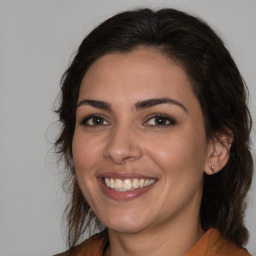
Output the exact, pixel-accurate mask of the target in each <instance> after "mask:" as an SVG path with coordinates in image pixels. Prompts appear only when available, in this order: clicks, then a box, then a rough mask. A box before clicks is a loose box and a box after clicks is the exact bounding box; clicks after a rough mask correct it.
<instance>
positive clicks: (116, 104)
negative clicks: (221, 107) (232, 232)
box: [73, 48, 209, 233]
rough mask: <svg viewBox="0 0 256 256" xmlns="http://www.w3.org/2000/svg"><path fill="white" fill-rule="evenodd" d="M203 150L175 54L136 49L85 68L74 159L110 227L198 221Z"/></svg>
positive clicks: (197, 113)
mask: <svg viewBox="0 0 256 256" xmlns="http://www.w3.org/2000/svg"><path fill="white" fill-rule="evenodd" d="M208 155H209V146H208V144H207V141H206V136H205V130H204V122H203V115H202V111H201V108H200V104H199V102H198V100H197V98H196V97H195V95H194V93H193V91H192V88H191V83H190V81H189V79H188V77H187V75H186V73H185V72H184V70H183V69H182V68H181V67H180V66H178V65H177V64H176V63H175V62H174V61H173V60H171V59H168V58H167V57H165V56H164V55H162V54H161V53H159V52H158V51H157V50H153V49H150V48H139V49H136V50H134V51H132V52H129V53H125V54H122V53H120V54H118V53H116V54H108V55H105V56H103V57H101V58H100V59H98V60H97V61H96V62H95V63H94V64H93V65H92V66H91V67H90V68H89V70H88V71H87V73H86V75H85V76H84V78H83V80H82V83H81V88H80V92H79V99H78V106H77V112H76V126H75V133H74V138H73V158H74V165H75V170H76V175H77V179H78V182H79V185H80V187H81V190H82V192H83V195H84V197H85V198H86V200H87V202H88V203H89V205H90V206H91V208H92V210H93V211H94V213H95V214H96V215H97V217H98V218H99V219H100V221H101V222H102V223H103V224H104V225H105V226H106V227H108V228H109V229H110V230H114V231H116V232H124V233H135V232H140V231H142V230H147V229H155V228H158V227H160V226H161V225H162V224H165V225H179V224H182V225H186V223H189V222H190V221H191V220H194V219H195V218H196V220H198V222H199V208H200V202H201V195H202V184H203V173H204V170H205V168H206V165H207V161H208ZM179 226H180V225H179Z"/></svg>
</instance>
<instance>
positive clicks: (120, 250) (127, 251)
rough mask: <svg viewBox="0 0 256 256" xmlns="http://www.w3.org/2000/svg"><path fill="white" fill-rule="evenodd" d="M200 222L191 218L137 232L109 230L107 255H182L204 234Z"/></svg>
mask: <svg viewBox="0 0 256 256" xmlns="http://www.w3.org/2000/svg"><path fill="white" fill-rule="evenodd" d="M183 220H184V219H183ZM191 223H195V224H191ZM199 223H200V222H199V221H195V220H193V222H192V219H191V218H189V219H188V220H187V221H186V222H185V223H184V221H183V223H177V222H176V224H175V225H173V226H169V225H168V224H167V223H163V225H162V226H161V227H158V228H154V227H152V228H149V229H147V230H143V231H141V232H139V233H135V234H134V233H133V234H124V233H118V232H115V231H113V230H109V241H110V246H109V248H108V249H107V250H106V253H105V256H139V255H151V256H159V255H162V256H165V255H166V256H167V255H172V256H182V255H184V254H185V253H186V251H188V250H189V249H190V248H191V247H192V246H193V245H194V244H195V243H196V242H197V241H198V240H199V239H200V237H201V236H202V235H203V233H204V232H203V230H202V228H201V225H200V224H199ZM181 224H182V225H181Z"/></svg>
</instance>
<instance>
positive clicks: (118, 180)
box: [116, 179, 123, 189]
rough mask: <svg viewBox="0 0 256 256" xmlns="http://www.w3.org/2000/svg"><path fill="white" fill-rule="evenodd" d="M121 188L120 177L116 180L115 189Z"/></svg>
mask: <svg viewBox="0 0 256 256" xmlns="http://www.w3.org/2000/svg"><path fill="white" fill-rule="evenodd" d="M122 188H123V182H122V181H121V180H120V179H117V180H116V189H122Z"/></svg>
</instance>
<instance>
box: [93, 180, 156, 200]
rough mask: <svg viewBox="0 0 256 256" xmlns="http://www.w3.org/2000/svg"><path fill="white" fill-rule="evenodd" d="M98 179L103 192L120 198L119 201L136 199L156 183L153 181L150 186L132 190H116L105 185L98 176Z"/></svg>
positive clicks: (112, 197)
mask: <svg viewBox="0 0 256 256" xmlns="http://www.w3.org/2000/svg"><path fill="white" fill-rule="evenodd" d="M98 181H99V184H100V188H101V190H102V192H103V193H104V194H105V195H106V196H108V197H110V198H111V199H114V200H119V201H128V200H132V199H135V198H137V197H139V196H141V195H143V194H145V193H146V192H147V191H148V190H150V189H151V188H152V187H153V186H154V184H155V183H153V184H151V185H149V186H146V187H143V188H136V189H134V190H131V191H116V190H113V189H111V188H108V187H107V186H106V185H105V183H104V181H103V179H102V178H98Z"/></svg>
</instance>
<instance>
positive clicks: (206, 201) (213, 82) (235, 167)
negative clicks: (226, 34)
mask: <svg viewBox="0 0 256 256" xmlns="http://www.w3.org/2000/svg"><path fill="white" fill-rule="evenodd" d="M140 46H146V47H151V48H155V49H157V50H158V51H159V52H160V53H162V54H164V55H165V56H167V57H169V58H171V59H174V60H175V61H177V62H178V63H179V64H181V66H182V67H183V68H184V70H185V71H186V73H187V74H188V76H189V78H190V80H191V84H192V87H193V90H194V93H195V95H196V97H197V98H198V100H199V102H200V105H201V108H202V111H203V115H204V124H205V130H206V135H207V139H208V140H210V139H213V138H217V139H219V135H221V134H223V133H224V134H226V135H227V136H233V142H232V145H231V148H230V157H229V161H228V163H227V164H226V166H225V167H224V168H223V170H222V171H221V172H218V173H217V174H215V175H211V176H208V175H205V177H204V187H203V196H202V202H201V209H200V218H201V225H202V228H203V229H204V230H207V229H209V228H210V227H214V228H217V229H218V230H219V231H220V232H221V234H222V235H223V236H224V237H226V238H229V239H230V240H232V241H233V242H235V243H236V244H237V245H239V246H243V245H245V243H246V242H247V240H248V231H247V229H246V227H245V226H244V213H245V208H246V194H247V192H248V190H249V188H250V185H251V181H252V172H253V161H252V155H251V153H250V148H249V146H250V145H249V133H250V129H251V116H250V113H249V111H248V108H247V103H246V101H247V87H246V85H245V83H244V81H243V78H242V77H241V74H240V73H239V71H238V69H237V66H236V64H235V63H234V61H233V59H232V57H231V55H230V53H229V51H228V50H227V48H226V47H225V45H224V43H223V42H222V40H221V39H220V38H219V37H218V36H217V34H216V33H215V32H214V31H213V30H212V29H211V28H210V27H209V26H208V25H207V24H206V23H205V22H204V21H202V20H201V19H199V18H196V17H194V16H191V15H189V14H186V13H184V12H181V11H178V10H174V9H161V10H158V11H153V10H150V9H138V10H133V11H127V12H123V13H119V14H117V15H115V16H113V17H111V18H110V19H108V20H106V21H105V22H103V23H102V24H100V25H99V26H98V27H96V28H95V29H94V30H93V31H92V32H91V33H90V34H89V35H87V36H86V37H85V39H84V40H83V42H82V43H81V45H80V47H79V49H78V51H77V53H76V56H75V57H74V59H73V61H72V63H71V65H70V67H69V68H68V69H67V71H66V72H65V73H64V75H63V77H62V81H61V84H62V86H61V93H60V105H59V107H58V109H57V110H56V112H57V113H58V114H59V121H60V122H61V124H62V130H61V132H60V134H59V137H58V138H57V140H56V143H55V146H56V149H57V152H58V153H59V154H60V155H61V156H62V158H63V159H64V160H65V163H66V165H65V167H66V168H65V170H66V184H68V186H69V192H70V201H69V204H68V206H67V208H66V214H67V221H68V244H69V246H70V247H73V246H74V245H75V244H77V242H78V241H79V239H80V238H81V236H82V235H83V234H84V233H85V231H87V230H88V229H90V227H91V224H92V223H96V224H98V225H100V223H99V221H98V219H97V217H96V216H95V215H94V213H93V212H92V210H91V208H90V206H89V205H88V203H87V202H86V200H85V198H84V197H83V195H82V192H81V190H80V188H79V186H78V183H77V181H76V177H75V170H74V165H73V158H72V139H73V135H74V128H75V118H76V117H75V116H76V104H77V100H78V94H79V88H80V84H81V80H82V78H83V76H84V75H85V74H86V71H87V70H88V68H89V67H90V65H91V64H92V63H94V62H95V61H96V60H97V59H98V58H100V57H102V56H104V55H106V54H108V53H113V52H119V53H123V52H129V51H131V50H133V49H135V48H136V47H140Z"/></svg>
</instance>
